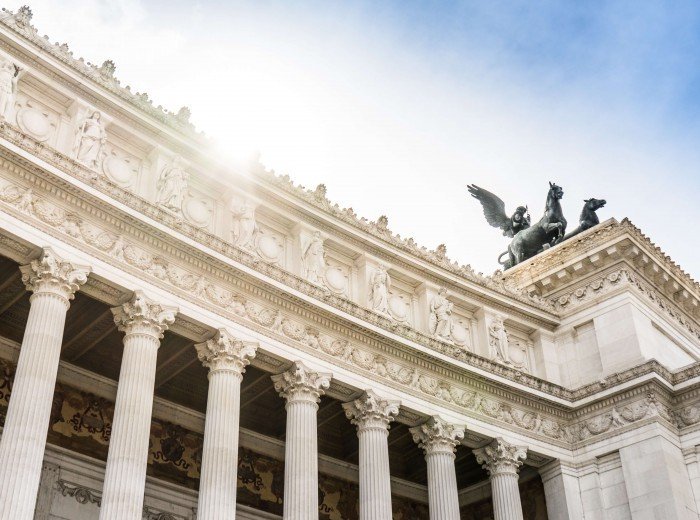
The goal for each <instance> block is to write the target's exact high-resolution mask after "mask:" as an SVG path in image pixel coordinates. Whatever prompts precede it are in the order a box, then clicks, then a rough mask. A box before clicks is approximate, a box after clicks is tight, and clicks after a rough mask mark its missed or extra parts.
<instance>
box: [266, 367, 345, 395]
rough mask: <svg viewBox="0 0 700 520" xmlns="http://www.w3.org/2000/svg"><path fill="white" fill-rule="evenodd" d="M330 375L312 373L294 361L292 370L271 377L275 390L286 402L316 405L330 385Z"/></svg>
mask: <svg viewBox="0 0 700 520" xmlns="http://www.w3.org/2000/svg"><path fill="white" fill-rule="evenodd" d="M332 377H333V375H332V374H330V373H324V372H313V371H311V370H309V369H308V368H307V367H306V366H305V365H304V364H303V363H302V362H301V361H295V362H294V363H293V365H292V368H290V369H289V370H287V371H286V372H282V373H281V374H277V375H274V376H272V382H273V383H274V385H275V390H276V391H277V392H278V393H279V394H280V396H282V397H284V398H285V399H286V400H287V403H290V402H293V401H308V402H312V403H314V404H317V403H318V402H319V400H320V399H321V396H322V395H323V394H324V393H325V391H326V390H327V389H328V387H330V385H331V378H332Z"/></svg>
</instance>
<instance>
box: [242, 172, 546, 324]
mask: <svg viewBox="0 0 700 520" xmlns="http://www.w3.org/2000/svg"><path fill="white" fill-rule="evenodd" d="M251 171H252V173H253V174H254V175H255V178H256V180H257V181H258V185H259V186H260V187H261V188H263V189H266V190H272V191H273V193H274V192H277V193H276V194H275V195H276V198H277V199H278V200H280V201H284V200H286V199H280V197H279V192H280V191H281V192H282V193H284V194H287V195H291V196H292V198H293V199H294V202H295V203H297V204H298V203H301V206H300V207H299V208H298V209H296V208H295V209H294V210H293V211H294V212H295V213H297V214H300V215H301V214H303V215H305V216H308V215H309V212H308V209H309V208H310V209H313V210H314V211H320V212H321V214H322V215H323V216H324V217H328V216H330V217H333V218H334V219H335V220H339V221H341V222H342V223H343V224H348V225H350V226H351V227H352V228H354V229H355V230H357V231H360V232H362V233H363V234H365V235H368V236H369V237H371V239H373V240H376V241H378V242H379V243H383V244H384V245H386V246H390V247H392V248H395V249H398V250H399V251H401V252H402V253H406V254H408V255H411V256H413V257H415V258H416V259H417V260H419V261H422V262H426V263H427V264H428V265H429V266H430V267H431V268H435V267H437V268H438V269H440V270H441V271H444V272H446V273H449V275H451V276H456V277H457V278H458V279H461V280H462V281H464V282H467V283H473V284H475V285H476V286H478V287H480V288H481V289H482V290H487V291H493V292H494V293H496V294H497V295H498V296H501V297H506V298H508V299H511V300H516V301H518V302H520V303H523V304H526V305H528V306H532V307H535V308H537V309H538V310H541V311H544V312H547V313H551V312H552V308H551V307H550V305H549V303H548V302H547V301H546V300H543V299H541V298H539V297H538V296H537V295H534V294H532V293H528V292H526V291H523V290H520V289H517V288H515V287H513V286H509V285H508V284H506V283H504V282H503V280H501V279H500V278H499V277H491V276H485V275H483V274H482V273H477V272H476V271H474V269H472V267H471V266H469V265H459V264H458V263H457V262H454V261H450V259H449V258H448V257H447V255H446V251H447V248H446V247H445V246H444V244H443V245H441V246H439V247H438V249H437V250H435V251H431V250H428V249H427V248H425V247H422V246H419V245H418V244H416V242H415V241H414V240H413V239H412V238H402V237H401V236H400V235H396V234H394V233H392V232H391V231H390V230H389V228H388V227H387V226H388V224H387V223H386V222H388V221H387V220H385V219H386V217H381V218H380V219H378V221H377V222H374V221H368V220H367V219H365V218H360V217H358V216H357V215H356V214H355V212H354V211H353V210H352V208H340V207H339V206H338V204H333V203H332V202H331V201H330V200H328V199H327V198H326V193H325V186H324V185H319V186H318V187H317V188H316V189H315V190H310V189H306V188H305V187H304V186H301V185H297V184H295V183H294V182H293V181H292V180H291V179H290V177H289V176H287V175H277V174H275V172H274V171H273V170H267V169H266V168H265V167H264V166H263V165H261V164H255V165H253V167H252V168H251ZM303 207H306V208H307V211H306V212H302V208H303ZM316 225H324V223H323V222H321V221H320V220H317V222H316ZM326 225H327V224H326ZM365 243H367V242H365ZM370 244H371V243H370ZM387 253H388V252H387V251H386V250H382V249H381V248H378V247H376V246H375V249H374V250H373V251H372V254H374V255H375V256H382V257H384V258H387V259H391V260H392V262H399V263H401V264H402V265H403V266H404V267H407V268H408V269H409V270H412V271H414V270H415V266H414V265H411V264H408V263H405V262H401V260H400V259H398V260H397V257H396V256H395V255H391V256H389V255H387ZM424 274H425V273H424ZM433 279H434V280H435V281H439V282H440V283H444V279H440V278H437V277H435V276H433ZM450 288H451V289H452V290H454V289H455V288H454V287H450ZM469 296H470V297H476V299H478V300H479V301H483V302H488V304H489V305H491V306H496V307H497V306H498V303H496V302H494V301H493V299H492V298H491V299H487V298H484V297H483V296H480V295H475V294H474V293H473V292H471V291H470V292H469ZM509 310H510V312H512V308H510V309H509Z"/></svg>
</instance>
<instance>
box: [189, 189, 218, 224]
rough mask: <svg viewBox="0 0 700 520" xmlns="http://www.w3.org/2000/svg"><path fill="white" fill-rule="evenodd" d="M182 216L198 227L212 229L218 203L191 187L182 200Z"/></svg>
mask: <svg viewBox="0 0 700 520" xmlns="http://www.w3.org/2000/svg"><path fill="white" fill-rule="evenodd" d="M181 207H182V216H183V217H185V219H186V220H188V221H189V222H190V223H191V224H194V225H195V226H197V227H201V228H206V229H210V230H211V229H212V226H213V223H214V217H215V215H216V202H215V201H214V199H213V198H212V197H210V196H209V195H207V194H205V193H204V192H203V191H202V190H200V189H198V188H197V187H196V186H189V187H188V189H187V191H186V192H185V194H184V196H183V200H182V206H181Z"/></svg>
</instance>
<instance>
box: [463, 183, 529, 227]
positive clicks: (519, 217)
mask: <svg viewBox="0 0 700 520" xmlns="http://www.w3.org/2000/svg"><path fill="white" fill-rule="evenodd" d="M467 189H468V190H469V193H470V194H471V196H472V197H474V198H475V199H477V200H478V201H479V202H480V203H481V206H482V208H483V209H484V216H485V217H486V221H487V222H488V223H489V224H491V225H492V226H493V227H497V228H501V229H502V230H503V236H506V237H511V238H513V237H514V236H515V235H517V234H518V232H520V231H522V230H523V229H527V228H529V227H530V214H529V213H528V211H527V206H518V207H517V208H516V209H515V213H513V215H512V216H510V217H509V216H508V214H507V213H506V204H505V202H503V201H502V200H501V198H500V197H499V196H498V195H494V194H493V193H491V192H490V191H488V190H485V189H484V188H480V187H479V186H477V185H476V184H470V185H469V186H467Z"/></svg>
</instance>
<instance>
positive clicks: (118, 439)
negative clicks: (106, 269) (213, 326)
mask: <svg viewBox="0 0 700 520" xmlns="http://www.w3.org/2000/svg"><path fill="white" fill-rule="evenodd" d="M113 312H114V315H115V322H116V323H117V325H119V330H122V331H123V332H124V333H125V335H124V353H123V354H122V365H121V370H120V372H119V385H118V386H117V399H116V402H115V404H114V420H113V422H112V435H111V437H110V441H109V452H108V454H107V469H106V471H105V482H104V490H103V492H102V505H101V508H100V520H141V518H142V516H143V493H144V487H145V485H146V466H147V463H148V441H149V438H150V432H151V414H152V411H153V391H154V385H155V377H156V360H157V357H158V347H159V346H160V339H161V338H162V334H163V331H164V330H165V329H166V328H167V326H168V325H169V324H171V323H172V322H173V321H174V319H175V311H174V309H172V308H164V307H161V306H160V305H158V304H154V303H151V302H149V301H148V300H147V299H146V298H145V296H144V295H143V294H142V293H141V292H140V291H137V292H136V294H135V296H134V299H132V301H131V302H129V303H127V304H124V305H123V306H122V307H118V308H116V309H113Z"/></svg>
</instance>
